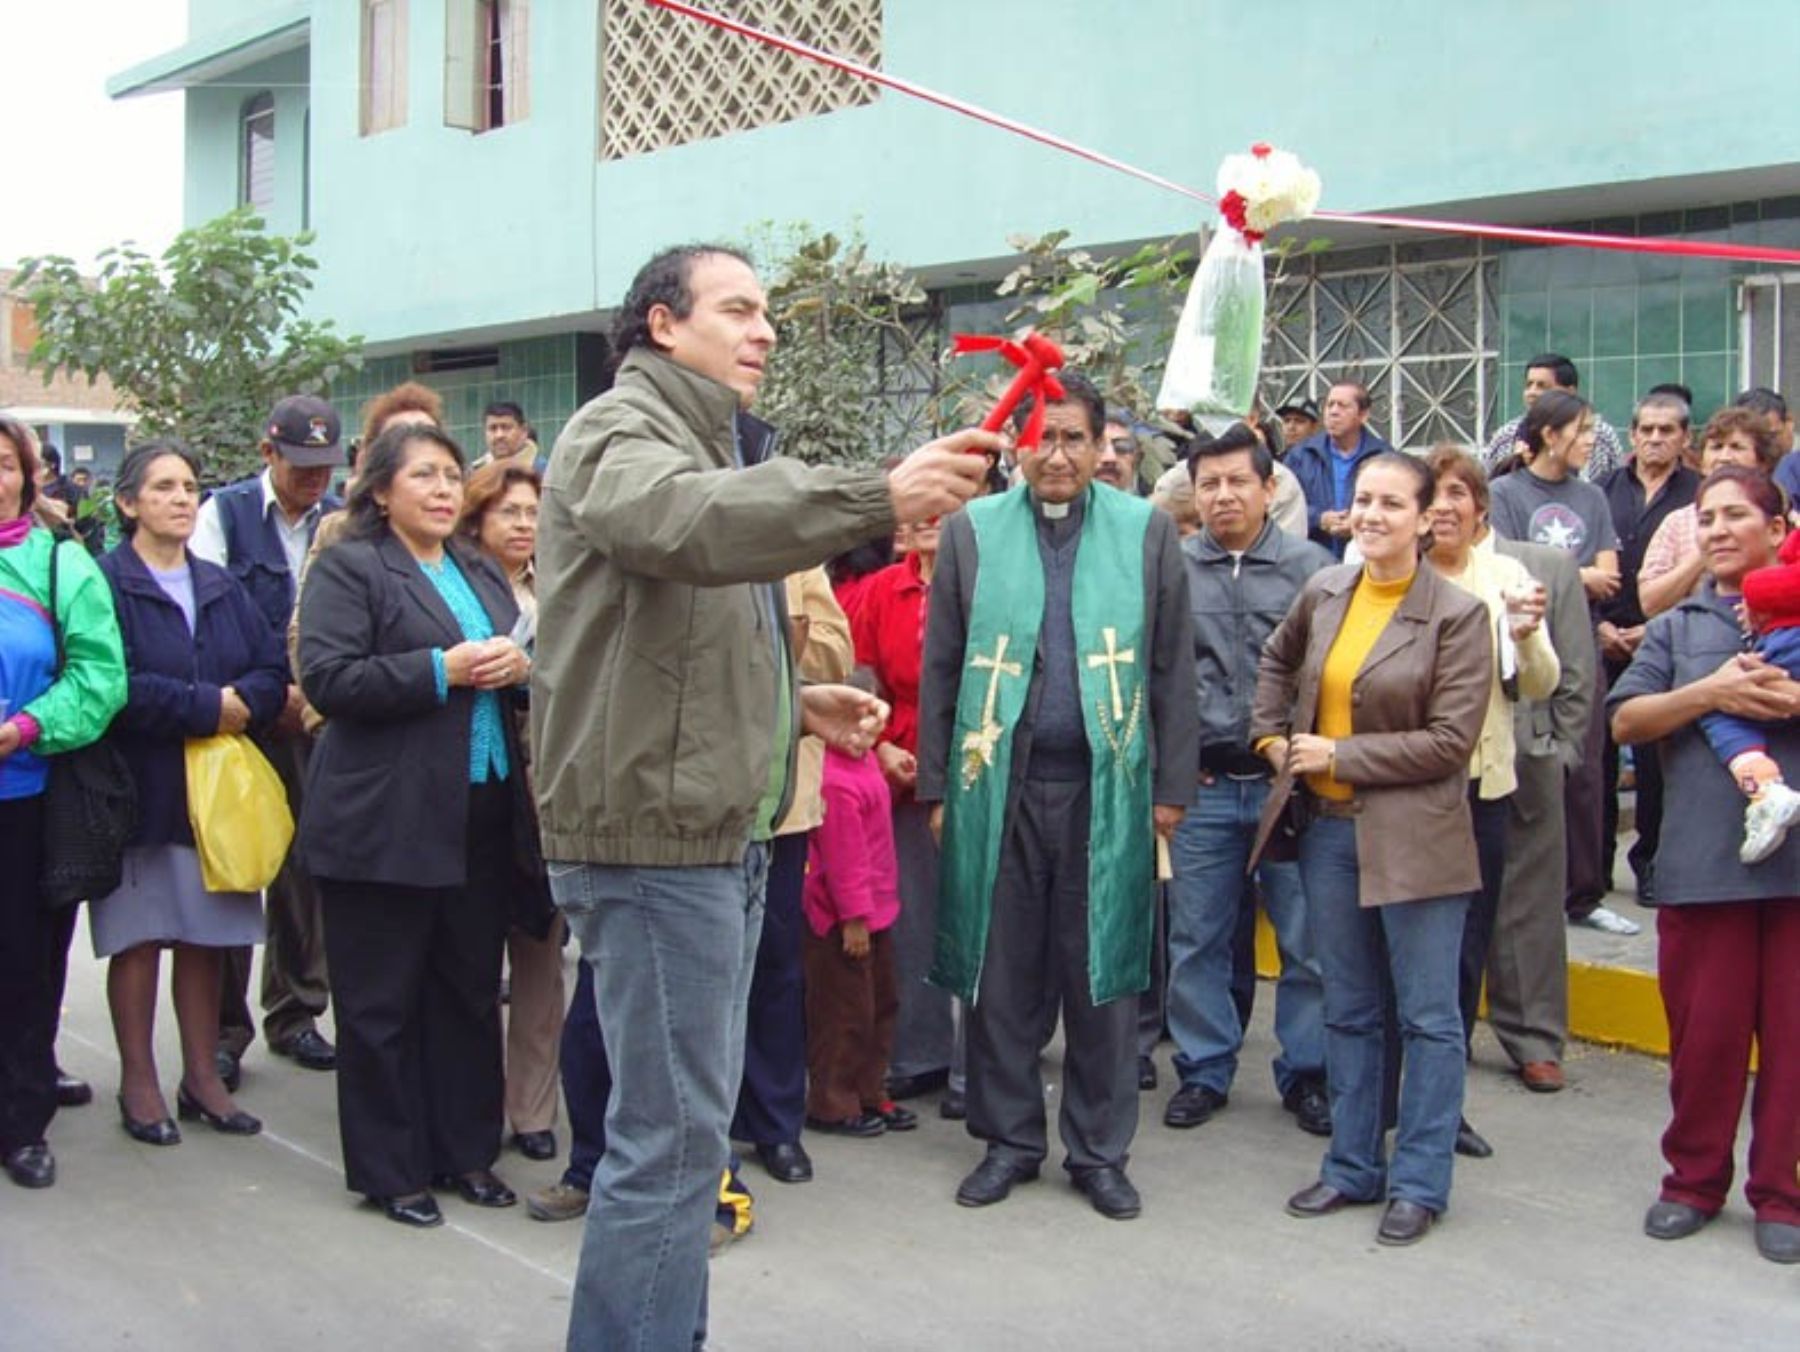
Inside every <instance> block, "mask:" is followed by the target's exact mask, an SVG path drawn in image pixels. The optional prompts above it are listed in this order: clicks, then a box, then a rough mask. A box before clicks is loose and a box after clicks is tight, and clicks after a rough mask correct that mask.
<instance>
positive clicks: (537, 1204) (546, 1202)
mask: <svg viewBox="0 0 1800 1352" xmlns="http://www.w3.org/2000/svg"><path fill="white" fill-rule="evenodd" d="M587 1209H588V1192H587V1189H586V1188H577V1187H574V1186H572V1185H570V1184H568V1183H552V1184H551V1185H550V1186H549V1187H547V1188H539V1189H538V1190H537V1191H536V1192H533V1193H528V1194H527V1195H526V1197H525V1210H526V1211H527V1212H528V1213H529V1214H530V1216H531V1219H532V1220H534V1221H572V1220H575V1219H577V1218H578V1217H581V1216H585V1215H587Z"/></svg>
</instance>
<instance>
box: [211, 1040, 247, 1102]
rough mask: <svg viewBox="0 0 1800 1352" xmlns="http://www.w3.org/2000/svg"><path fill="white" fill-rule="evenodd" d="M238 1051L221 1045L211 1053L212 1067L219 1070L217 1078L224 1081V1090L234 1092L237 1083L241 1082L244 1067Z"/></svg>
mask: <svg viewBox="0 0 1800 1352" xmlns="http://www.w3.org/2000/svg"><path fill="white" fill-rule="evenodd" d="M241 1059H242V1058H240V1057H239V1055H238V1053H236V1052H234V1051H228V1050H227V1049H226V1048H224V1047H221V1048H219V1050H218V1051H216V1052H214V1053H213V1069H214V1070H216V1071H218V1072H219V1078H220V1079H221V1080H223V1081H224V1082H225V1092H226V1093H227V1094H235V1093H237V1091H238V1085H239V1084H241V1083H242V1082H243V1079H244V1068H243V1066H242V1065H241V1064H240V1062H241Z"/></svg>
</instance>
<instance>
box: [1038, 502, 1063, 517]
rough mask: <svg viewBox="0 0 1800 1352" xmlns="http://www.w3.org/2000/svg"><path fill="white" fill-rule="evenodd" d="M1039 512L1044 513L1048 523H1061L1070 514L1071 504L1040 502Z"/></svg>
mask: <svg viewBox="0 0 1800 1352" xmlns="http://www.w3.org/2000/svg"><path fill="white" fill-rule="evenodd" d="M1038 511H1039V512H1041V513H1043V517H1044V520H1046V521H1061V520H1062V519H1063V518H1064V517H1066V516H1067V515H1068V514H1069V504H1068V503H1066V502H1040V503H1038Z"/></svg>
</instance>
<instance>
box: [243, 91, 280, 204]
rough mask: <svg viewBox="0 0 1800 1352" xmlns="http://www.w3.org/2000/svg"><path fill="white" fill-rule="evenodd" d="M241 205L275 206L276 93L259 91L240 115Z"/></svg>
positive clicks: (245, 105)
mask: <svg viewBox="0 0 1800 1352" xmlns="http://www.w3.org/2000/svg"><path fill="white" fill-rule="evenodd" d="M238 204H239V205H240V206H249V207H255V208H256V209H257V210H258V211H267V210H268V209H269V208H270V207H272V206H274V205H275V96H274V95H273V94H267V93H264V94H258V95H257V96H256V97H255V98H253V99H251V100H249V101H248V102H247V103H245V104H244V110H243V112H242V113H241V114H239V117H238Z"/></svg>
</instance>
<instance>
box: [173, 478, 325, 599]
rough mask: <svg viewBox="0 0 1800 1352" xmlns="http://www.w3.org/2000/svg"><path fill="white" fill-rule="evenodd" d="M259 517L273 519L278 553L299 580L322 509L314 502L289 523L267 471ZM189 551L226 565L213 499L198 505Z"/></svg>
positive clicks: (221, 528) (222, 529) (222, 527)
mask: <svg viewBox="0 0 1800 1352" xmlns="http://www.w3.org/2000/svg"><path fill="white" fill-rule="evenodd" d="M260 483H261V485H262V514H263V516H264V517H268V516H269V515H271V514H273V515H274V518H275V534H276V536H277V537H279V539H280V540H281V552H282V553H283V554H284V555H286V556H287V566H288V576H289V577H292V578H298V577H299V576H300V570H301V568H302V567H303V566H304V565H305V563H306V551H307V549H308V548H310V547H311V545H312V536H313V527H315V526H316V525H317V524H318V522H319V517H320V515H321V514H322V513H323V512H324V510H325V509H324V506H323V505H322V504H320V503H316V502H315V503H314V504H313V505H312V506H311V507H309V508H307V509H306V510H305V511H304V512H302V513H301V514H300V519H299V520H298V521H295V522H291V523H290V522H289V521H288V519H287V513H286V512H284V511H282V510H281V502H280V500H279V499H278V498H277V497H276V496H275V483H274V480H273V479H272V478H271V477H270V474H269V471H268V470H266V469H265V470H264V471H263V472H262V478H261V480H260ZM188 548H189V549H191V550H193V551H194V556H195V557H196V558H201V559H205V560H206V561H207V562H208V563H216V564H218V565H219V566H220V567H221V568H223V567H224V566H225V564H226V554H227V552H228V551H227V549H226V545H225V523H224V521H223V520H221V519H220V516H219V503H218V499H217V498H216V497H212V498H208V499H207V500H206V501H205V502H203V503H201V504H200V514H199V515H198V516H196V517H195V518H194V536H193V538H192V539H191V540H189V541H188Z"/></svg>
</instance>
